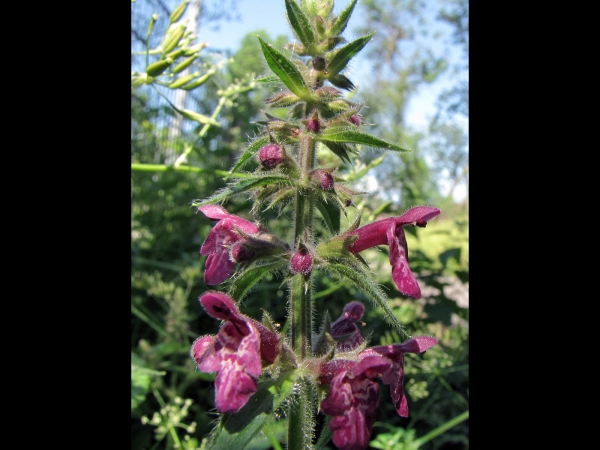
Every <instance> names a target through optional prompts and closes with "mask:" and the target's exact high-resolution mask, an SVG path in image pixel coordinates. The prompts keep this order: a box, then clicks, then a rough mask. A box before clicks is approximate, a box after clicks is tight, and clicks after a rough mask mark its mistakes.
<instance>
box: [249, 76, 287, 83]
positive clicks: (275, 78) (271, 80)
mask: <svg viewBox="0 0 600 450" xmlns="http://www.w3.org/2000/svg"><path fill="white" fill-rule="evenodd" d="M255 81H256V82H257V83H281V80H280V79H279V77H278V76H277V75H265V76H264V77H260V78H257V79H256V80H255Z"/></svg>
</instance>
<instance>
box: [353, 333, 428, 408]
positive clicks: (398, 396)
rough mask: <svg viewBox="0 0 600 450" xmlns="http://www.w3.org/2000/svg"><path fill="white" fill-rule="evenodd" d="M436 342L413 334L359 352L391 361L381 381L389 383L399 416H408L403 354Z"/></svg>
mask: <svg viewBox="0 0 600 450" xmlns="http://www.w3.org/2000/svg"><path fill="white" fill-rule="evenodd" d="M437 343H438V340H437V339H436V338H434V337H433V336H415V337H414V338H412V339H409V340H408V341H406V342H404V343H403V344H393V345H382V346H380V347H372V348H368V349H366V350H364V351H363V352H362V353H361V356H362V357H368V356H372V355H381V356H383V357H385V358H386V359H388V360H389V361H390V362H391V366H390V368H389V370H387V371H386V372H385V373H384V374H383V377H382V378H381V381H382V382H383V383H384V384H389V386H390V393H391V395H392V401H393V402H394V406H395V407H396V411H397V412H398V414H399V415H400V416H401V417H408V403H407V401H406V395H404V354H405V353H423V352H424V351H425V350H427V349H429V348H430V347H432V346H433V345H435V344H437Z"/></svg>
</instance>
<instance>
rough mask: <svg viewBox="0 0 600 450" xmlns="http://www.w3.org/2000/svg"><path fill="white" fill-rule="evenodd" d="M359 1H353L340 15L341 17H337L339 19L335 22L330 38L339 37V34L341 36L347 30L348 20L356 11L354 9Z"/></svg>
mask: <svg viewBox="0 0 600 450" xmlns="http://www.w3.org/2000/svg"><path fill="white" fill-rule="evenodd" d="M357 1H358V0H352V2H351V3H350V4H349V5H348V6H346V8H345V9H344V10H343V11H342V12H341V13H340V15H339V16H337V18H336V19H335V22H334V24H333V26H332V27H331V30H330V32H329V35H330V36H337V35H338V34H341V33H342V32H343V31H344V30H345V29H346V25H348V20H349V19H350V16H351V15H352V11H353V10H354V7H355V6H356V2H357Z"/></svg>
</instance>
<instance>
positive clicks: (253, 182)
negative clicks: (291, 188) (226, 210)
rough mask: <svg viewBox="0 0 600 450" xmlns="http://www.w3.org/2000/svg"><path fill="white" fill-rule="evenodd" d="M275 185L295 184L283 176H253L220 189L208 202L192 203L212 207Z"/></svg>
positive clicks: (195, 205) (196, 205)
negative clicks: (235, 196)
mask: <svg viewBox="0 0 600 450" xmlns="http://www.w3.org/2000/svg"><path fill="white" fill-rule="evenodd" d="M273 183H282V184H286V185H290V184H293V182H292V181H291V180H290V179H289V178H287V177H285V176H283V175H267V176H253V177H252V178H247V179H244V180H241V181H237V182H234V183H232V184H231V185H229V186H226V187H224V188H223V189H220V190H219V192H217V193H216V194H215V195H213V196H212V197H209V198H207V199H206V200H202V201H200V202H197V203H196V202H194V203H192V206H194V207H198V206H204V205H210V204H211V203H218V202H222V201H224V200H227V199H228V198H229V197H233V196H234V195H239V194H242V193H244V192H248V191H252V190H254V189H257V188H259V187H261V186H268V185H270V184H273Z"/></svg>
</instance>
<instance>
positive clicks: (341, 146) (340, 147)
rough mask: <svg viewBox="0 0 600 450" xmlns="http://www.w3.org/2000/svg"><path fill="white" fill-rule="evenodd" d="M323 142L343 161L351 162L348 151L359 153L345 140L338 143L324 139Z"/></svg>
mask: <svg viewBox="0 0 600 450" xmlns="http://www.w3.org/2000/svg"><path fill="white" fill-rule="evenodd" d="M322 143H323V144H325V145H326V146H327V148H328V149H329V150H331V151H332V152H333V153H335V154H336V155H337V156H338V157H339V158H340V159H341V160H342V161H347V162H348V163H351V161H350V157H349V156H348V153H357V152H356V151H354V150H353V149H352V148H350V146H348V145H346V144H345V143H343V142H342V143H337V142H333V141H322Z"/></svg>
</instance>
